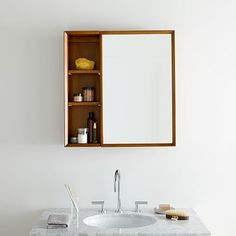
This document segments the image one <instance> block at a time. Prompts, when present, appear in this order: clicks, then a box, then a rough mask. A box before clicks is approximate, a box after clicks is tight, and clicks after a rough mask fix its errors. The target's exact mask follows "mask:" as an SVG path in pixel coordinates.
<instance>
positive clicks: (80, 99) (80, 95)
mask: <svg viewBox="0 0 236 236" xmlns="http://www.w3.org/2000/svg"><path fill="white" fill-rule="evenodd" d="M78 102H83V96H82V94H81V93H80V94H79V95H78Z"/></svg>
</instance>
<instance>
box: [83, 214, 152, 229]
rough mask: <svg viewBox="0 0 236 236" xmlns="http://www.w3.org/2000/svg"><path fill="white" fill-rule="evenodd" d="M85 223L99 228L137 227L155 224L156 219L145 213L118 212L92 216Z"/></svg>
mask: <svg viewBox="0 0 236 236" xmlns="http://www.w3.org/2000/svg"><path fill="white" fill-rule="evenodd" d="M84 223H85V224H86V225H88V226H94V227H99V228H136V227H143V226H147V225H151V224H154V223H156V219H155V218H154V217H152V216H148V215H143V214H135V213H121V214H119V213H117V214H103V215H94V216H90V217H87V218H85V219H84Z"/></svg>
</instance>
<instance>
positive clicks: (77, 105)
mask: <svg viewBox="0 0 236 236" xmlns="http://www.w3.org/2000/svg"><path fill="white" fill-rule="evenodd" d="M81 57H85V58H87V59H89V60H93V61H95V68H94V70H77V69H76V67H75V60H76V59H77V58H81ZM64 58H65V61H64V83H65V86H64V87H65V137H64V139H65V146H66V147H99V146H101V141H102V128H101V124H102V122H101V121H102V73H101V71H102V70H101V36H100V33H99V32H86V31H84V32H73V31H66V32H64ZM83 87H94V88H95V101H94V102H74V101H73V94H74V93H78V92H81V93H82V89H83ZM89 112H94V115H95V119H96V121H97V139H98V140H97V141H98V143H88V144H72V143H70V137H73V136H77V132H78V128H86V127H87V119H88V115H89Z"/></svg>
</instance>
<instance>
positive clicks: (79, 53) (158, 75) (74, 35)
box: [64, 30, 176, 147]
mask: <svg viewBox="0 0 236 236" xmlns="http://www.w3.org/2000/svg"><path fill="white" fill-rule="evenodd" d="M174 37H175V34H174V31H173V30H152V31H66V32H64V84H65V85H64V87H65V146H66V147H99V146H102V147H126V146H127V147H132V146H133V147H135V146H175V144H176V131H175V130H176V125H175V38H174ZM78 58H87V59H89V60H92V61H94V62H95V67H94V68H93V69H92V70H83V69H77V68H76V65H75V60H76V59H78ZM88 87H89V88H91V87H92V88H93V89H94V100H93V101H90V102H85V101H83V102H75V101H74V94H78V93H82V91H83V88H88ZM82 94H83V93H82ZM90 112H93V114H94V116H95V119H96V124H97V127H96V128H97V129H96V141H97V142H94V143H86V144H83V143H72V142H71V137H77V134H78V128H86V127H87V119H88V117H89V113H90Z"/></svg>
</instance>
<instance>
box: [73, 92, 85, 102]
mask: <svg viewBox="0 0 236 236" xmlns="http://www.w3.org/2000/svg"><path fill="white" fill-rule="evenodd" d="M73 100H74V102H83V96H82V94H81V93H75V94H74V95H73Z"/></svg>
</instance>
